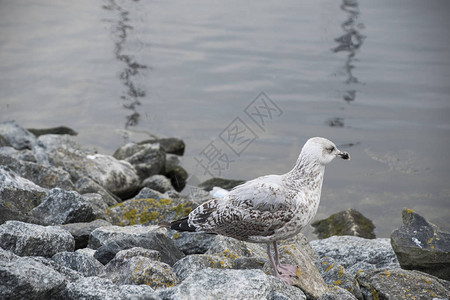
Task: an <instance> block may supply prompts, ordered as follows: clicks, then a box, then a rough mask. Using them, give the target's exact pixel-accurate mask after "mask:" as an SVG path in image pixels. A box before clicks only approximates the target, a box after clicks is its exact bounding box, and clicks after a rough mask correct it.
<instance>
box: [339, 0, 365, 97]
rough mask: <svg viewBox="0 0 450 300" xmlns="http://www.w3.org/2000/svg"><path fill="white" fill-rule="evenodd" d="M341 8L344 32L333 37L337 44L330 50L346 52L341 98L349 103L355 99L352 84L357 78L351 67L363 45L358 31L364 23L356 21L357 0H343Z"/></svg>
mask: <svg viewBox="0 0 450 300" xmlns="http://www.w3.org/2000/svg"><path fill="white" fill-rule="evenodd" d="M341 9H342V10H343V11H345V12H346V13H347V19H346V20H345V21H344V22H343V23H342V25H341V27H342V29H343V31H344V34H343V35H341V36H339V37H337V38H336V39H335V41H336V42H337V43H338V45H337V46H336V47H335V48H333V49H332V50H333V52H335V53H337V52H347V59H346V60H345V64H344V71H345V74H346V75H347V79H346V80H345V84H347V85H348V88H347V90H346V91H345V92H344V93H343V95H342V98H343V99H344V100H345V101H346V102H347V103H350V102H352V101H355V99H356V89H355V88H354V85H355V84H357V83H359V80H358V78H357V77H356V76H355V75H354V74H353V69H354V68H355V65H354V62H355V61H356V58H355V55H356V53H357V51H358V50H359V49H360V48H361V46H362V45H363V42H364V39H365V36H364V35H362V34H361V33H360V32H359V30H360V29H362V28H364V24H362V23H358V22H357V20H358V16H359V14H360V10H359V5H358V1H357V0H343V1H342V4H341Z"/></svg>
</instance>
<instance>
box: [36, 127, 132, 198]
mask: <svg viewBox="0 0 450 300" xmlns="http://www.w3.org/2000/svg"><path fill="white" fill-rule="evenodd" d="M38 145H39V146H40V147H42V148H43V149H44V150H45V151H46V153H47V154H48V157H49V162H50V163H51V164H52V165H54V166H59V167H61V168H62V169H64V170H65V171H67V172H68V173H69V174H70V175H71V179H72V182H77V181H78V180H79V179H80V178H83V177H88V178H91V179H93V180H94V181H95V182H97V183H98V184H99V185H101V186H102V187H103V188H105V189H106V190H108V191H110V192H111V193H113V194H115V195H117V196H119V197H120V198H124V199H126V198H128V197H130V196H132V195H133V194H135V193H136V192H137V190H138V189H139V184H140V179H139V177H138V176H137V174H136V170H135V169H134V167H133V166H132V165H130V164H129V163H128V162H126V161H123V160H117V159H115V158H114V157H112V156H110V155H103V154H94V153H90V152H88V151H87V150H85V149H83V148H82V147H81V146H80V145H79V144H78V143H76V142H75V140H74V139H73V138H72V137H71V136H68V135H54V134H47V135H42V136H40V137H39V138H38Z"/></svg>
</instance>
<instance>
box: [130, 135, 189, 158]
mask: <svg viewBox="0 0 450 300" xmlns="http://www.w3.org/2000/svg"><path fill="white" fill-rule="evenodd" d="M138 144H139V145H144V144H159V145H160V147H161V148H162V149H163V150H164V152H166V153H170V154H176V155H183V154H184V149H185V148H186V145H185V143H184V142H183V140H181V139H178V138H156V139H150V140H145V141H142V142H139V143H138Z"/></svg>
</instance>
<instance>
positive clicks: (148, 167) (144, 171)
mask: <svg viewBox="0 0 450 300" xmlns="http://www.w3.org/2000/svg"><path fill="white" fill-rule="evenodd" d="M113 156H114V157H115V158H117V159H121V160H125V161H127V162H129V163H130V164H131V165H133V167H134V168H135V169H136V171H137V174H138V176H139V178H140V179H141V180H144V179H145V178H147V177H149V176H152V175H156V174H162V173H163V172H164V167H165V165H166V154H165V152H164V151H163V150H162V149H161V148H160V146H159V145H158V144H154V145H152V144H143V145H138V144H134V143H128V144H126V145H124V146H122V147H120V148H119V149H117V150H116V152H114V154H113Z"/></svg>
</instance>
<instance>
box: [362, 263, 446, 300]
mask: <svg viewBox="0 0 450 300" xmlns="http://www.w3.org/2000/svg"><path fill="white" fill-rule="evenodd" d="M356 279H357V280H358V282H359V284H360V286H361V290H362V292H363V294H364V299H366V300H376V299H423V300H427V299H448V297H449V295H450V289H449V287H450V282H448V281H445V280H439V279H438V278H437V277H434V276H432V275H429V274H426V273H422V272H419V271H407V270H403V269H399V268H397V269H378V270H364V271H362V272H359V274H358V276H357V277H356Z"/></svg>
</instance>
